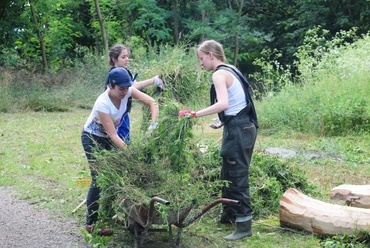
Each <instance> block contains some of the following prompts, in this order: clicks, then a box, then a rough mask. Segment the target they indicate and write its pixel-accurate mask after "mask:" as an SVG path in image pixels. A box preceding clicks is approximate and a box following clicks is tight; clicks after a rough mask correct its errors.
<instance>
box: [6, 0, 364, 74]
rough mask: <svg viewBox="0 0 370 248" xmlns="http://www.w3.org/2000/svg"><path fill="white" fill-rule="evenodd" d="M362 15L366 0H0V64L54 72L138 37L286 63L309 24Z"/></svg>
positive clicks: (348, 24)
mask: <svg viewBox="0 0 370 248" xmlns="http://www.w3.org/2000/svg"><path fill="white" fill-rule="evenodd" d="M96 3H98V4H99V10H100V11H99V13H100V14H101V16H99V15H98V11H97V8H96ZM369 20H370V11H369V2H368V1H366V0H360V1H355V0H345V1H334V0H331V1H326V0H314V1H305V0H294V1H291V0H289V1H287V0H273V1H245V0H233V1H231V0H229V1H224V0H186V1H157V0H145V1H143V0H140V1H138V0H136V1H127V0H120V1H109V0H99V1H98V0H88V1H82V0H77V1H73V0H53V1H41V0H33V1H25V0H4V1H2V2H1V4H0V66H1V67H8V66H11V67H14V66H15V67H17V68H19V67H28V68H37V69H38V70H40V69H43V70H45V71H49V72H53V73H56V72H58V71H60V70H61V69H63V68H70V67H75V66H76V62H75V60H76V59H77V60H78V59H80V58H81V56H84V52H82V51H85V50H86V49H87V50H88V51H89V52H90V53H91V52H93V53H94V54H96V55H97V56H102V55H104V56H106V54H107V51H105V49H106V48H105V47H104V44H106V43H108V44H109V46H111V45H113V44H114V43H117V42H120V43H128V42H129V40H130V39H132V38H136V37H140V38H141V39H143V41H144V43H145V44H146V45H147V47H151V46H154V45H170V46H174V45H178V44H180V43H186V44H192V45H194V44H198V43H199V42H200V41H201V40H203V39H209V38H213V39H216V40H218V41H220V42H221V43H222V44H224V45H225V46H226V47H227V49H226V52H227V57H228V58H229V60H230V62H231V63H233V64H238V65H239V66H240V67H241V69H242V71H243V72H248V73H251V72H255V71H259V68H258V66H254V65H253V64H252V62H253V61H254V60H255V59H256V58H259V57H260V56H261V52H262V51H263V50H264V49H271V50H273V49H277V50H278V51H279V52H280V53H281V54H282V55H283V56H282V57H280V58H279V61H280V62H281V63H282V64H283V65H285V66H286V65H290V64H292V62H293V60H294V53H295V52H296V51H297V48H298V47H299V46H300V45H302V44H303V39H304V36H305V33H306V32H307V31H308V30H309V29H312V28H314V27H316V26H321V27H323V28H324V29H326V30H329V33H328V36H329V37H333V36H334V35H335V33H337V32H339V31H341V30H345V31H347V30H349V29H351V28H353V27H357V28H358V30H357V34H364V33H366V32H367V31H368V30H369V23H370V21H369ZM102 25H103V27H104V29H103V28H102ZM81 52H82V53H81Z"/></svg>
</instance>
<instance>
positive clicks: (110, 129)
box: [98, 112, 128, 151]
mask: <svg viewBox="0 0 370 248" xmlns="http://www.w3.org/2000/svg"><path fill="white" fill-rule="evenodd" d="M98 113H99V119H100V121H101V123H102V125H103V127H104V129H105V131H106V132H107V134H108V135H109V138H110V139H111V140H112V142H113V143H114V144H115V145H116V146H117V147H118V148H121V149H122V150H125V151H128V149H127V145H126V143H125V142H124V141H123V140H122V139H121V138H120V137H119V136H118V134H117V130H116V127H115V126H114V124H113V120H112V117H111V116H110V115H109V114H106V113H103V112H98Z"/></svg>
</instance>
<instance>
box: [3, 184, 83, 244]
mask: <svg viewBox="0 0 370 248" xmlns="http://www.w3.org/2000/svg"><path fill="white" fill-rule="evenodd" d="M80 229H81V227H79V226H78V225H77V222H76V220H74V219H68V218H67V217H65V216H55V215H52V214H51V213H50V212H48V211H47V210H40V209H36V208H35V207H33V206H32V205H30V204H28V202H27V201H25V200H19V199H17V198H16V197H14V196H13V194H12V191H11V188H10V187H0V247H2V248H23V247H27V248H55V247H58V248H59V247H60V248H80V247H81V248H82V247H88V246H87V245H86V244H85V242H84V238H83V235H82V234H81V232H80Z"/></svg>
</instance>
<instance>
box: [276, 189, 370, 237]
mask: <svg viewBox="0 0 370 248" xmlns="http://www.w3.org/2000/svg"><path fill="white" fill-rule="evenodd" d="M280 225H281V226H283V227H289V228H294V229H298V230H305V231H308V232H311V233H315V234H320V235H328V236H333V235H341V234H349V235H355V236H360V235H361V234H360V230H364V231H366V232H369V231H370V210H369V209H364V208H355V207H349V206H344V205H335V204H330V203H326V202H323V201H319V200H316V199H313V198H311V197H309V196H307V195H305V194H303V193H302V192H301V191H299V190H297V189H293V188H291V189H288V190H287V191H285V193H284V194H283V197H282V198H281V200H280Z"/></svg>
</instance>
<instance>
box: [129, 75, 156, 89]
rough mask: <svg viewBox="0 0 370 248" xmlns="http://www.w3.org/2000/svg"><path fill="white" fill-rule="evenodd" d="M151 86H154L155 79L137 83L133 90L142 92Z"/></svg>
mask: <svg viewBox="0 0 370 248" xmlns="http://www.w3.org/2000/svg"><path fill="white" fill-rule="evenodd" d="M151 84H154V77H152V78H149V79H146V80H143V81H140V82H136V81H135V83H134V84H133V85H132V87H133V88H136V89H138V90H141V89H143V88H145V87H147V86H149V85H151Z"/></svg>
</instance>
